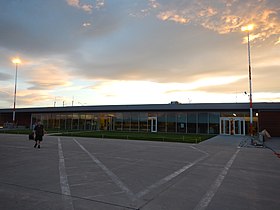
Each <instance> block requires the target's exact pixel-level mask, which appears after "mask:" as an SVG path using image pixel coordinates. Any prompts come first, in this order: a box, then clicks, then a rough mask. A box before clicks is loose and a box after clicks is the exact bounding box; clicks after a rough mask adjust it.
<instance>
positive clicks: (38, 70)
mask: <svg viewBox="0 0 280 210" xmlns="http://www.w3.org/2000/svg"><path fill="white" fill-rule="evenodd" d="M26 74H27V75H28V79H27V83H28V84H29V87H28V90H52V89H59V88H62V87H65V86H69V85H70V84H71V82H69V80H70V78H71V77H70V76H69V75H68V74H67V72H66V71H64V70H62V69H60V68H59V67H57V66H54V65H52V64H45V65H42V64H41V65H40V66H38V67H37V66H34V67H33V68H31V70H30V71H29V72H27V71H26Z"/></svg>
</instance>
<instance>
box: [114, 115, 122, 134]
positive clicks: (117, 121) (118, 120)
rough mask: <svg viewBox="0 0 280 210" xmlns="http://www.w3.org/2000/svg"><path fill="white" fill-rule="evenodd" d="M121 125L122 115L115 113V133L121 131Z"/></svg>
mask: <svg viewBox="0 0 280 210" xmlns="http://www.w3.org/2000/svg"><path fill="white" fill-rule="evenodd" d="M122 125H123V115H122V113H116V114H115V130H116V131H122V130H123V129H122Z"/></svg>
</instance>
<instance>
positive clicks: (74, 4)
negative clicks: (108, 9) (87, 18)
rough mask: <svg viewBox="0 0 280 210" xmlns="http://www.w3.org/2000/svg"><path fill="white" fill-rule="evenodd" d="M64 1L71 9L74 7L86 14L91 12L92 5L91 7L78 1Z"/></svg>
mask: <svg viewBox="0 0 280 210" xmlns="http://www.w3.org/2000/svg"><path fill="white" fill-rule="evenodd" d="M66 1H67V3H68V4H69V5H70V6H72V7H76V8H78V9H82V10H84V11H85V12H88V13H91V12H92V9H93V5H91V4H81V3H80V0H66ZM99 6H100V5H99Z"/></svg>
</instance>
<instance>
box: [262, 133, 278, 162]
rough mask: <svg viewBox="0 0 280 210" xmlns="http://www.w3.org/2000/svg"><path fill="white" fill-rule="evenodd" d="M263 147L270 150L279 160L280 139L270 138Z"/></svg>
mask: <svg viewBox="0 0 280 210" xmlns="http://www.w3.org/2000/svg"><path fill="white" fill-rule="evenodd" d="M264 145H265V147H267V148H269V149H271V150H272V151H273V152H274V153H275V154H276V155H277V156H278V157H279V158H280V137H272V138H271V139H268V140H266V141H265V142H264Z"/></svg>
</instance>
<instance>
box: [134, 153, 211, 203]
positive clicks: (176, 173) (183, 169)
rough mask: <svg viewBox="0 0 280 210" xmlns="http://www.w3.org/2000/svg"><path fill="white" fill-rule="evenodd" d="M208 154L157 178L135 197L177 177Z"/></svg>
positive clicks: (139, 196)
mask: <svg viewBox="0 0 280 210" xmlns="http://www.w3.org/2000/svg"><path fill="white" fill-rule="evenodd" d="M207 156H208V155H204V156H202V157H201V158H199V159H197V160H195V161H194V162H192V163H189V164H187V165H185V166H184V167H182V168H181V169H179V170H177V171H175V172H174V173H172V174H170V175H168V176H166V177H164V178H163V179H161V180H159V181H158V182H156V183H154V184H152V185H150V186H149V187H147V188H146V189H145V190H143V191H141V192H139V193H137V195H136V196H137V198H141V197H142V196H144V195H146V194H148V193H149V192H150V191H151V190H153V189H155V188H157V187H159V186H161V185H163V184H165V183H167V182H169V181H170V180H172V179H174V178H175V177H177V176H178V175H180V174H181V173H183V172H184V171H186V170H187V169H189V168H191V167H192V166H194V165H195V164H197V163H198V162H200V161H202V160H203V159H205V158H206V157H207Z"/></svg>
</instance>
